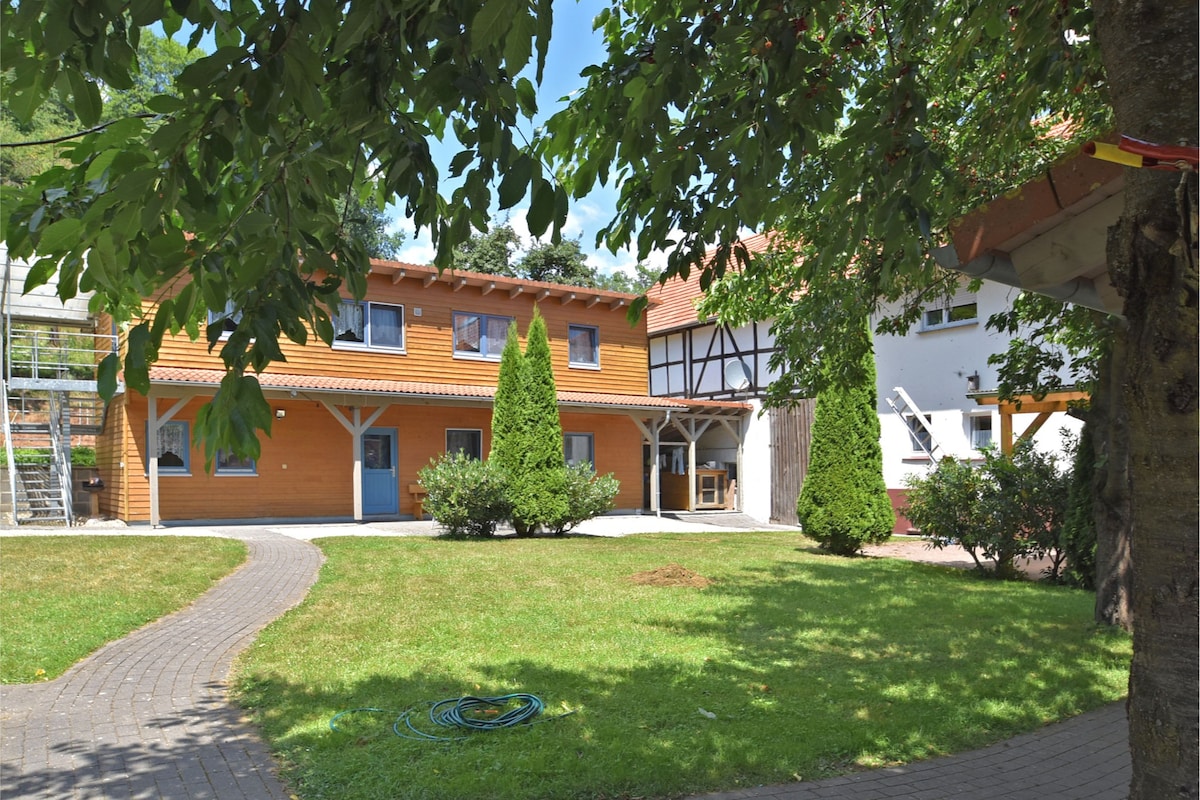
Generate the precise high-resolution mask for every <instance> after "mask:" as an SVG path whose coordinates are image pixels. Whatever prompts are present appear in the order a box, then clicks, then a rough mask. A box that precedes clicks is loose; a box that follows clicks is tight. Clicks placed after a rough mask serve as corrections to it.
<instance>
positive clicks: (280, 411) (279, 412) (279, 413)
mask: <svg viewBox="0 0 1200 800" xmlns="http://www.w3.org/2000/svg"><path fill="white" fill-rule="evenodd" d="M286 416H287V409H284V408H277V409H275V419H283V418H284V417H286Z"/></svg>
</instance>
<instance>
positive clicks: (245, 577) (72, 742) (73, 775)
mask: <svg viewBox="0 0 1200 800" xmlns="http://www.w3.org/2000/svg"><path fill="white" fill-rule="evenodd" d="M221 533H226V534H228V535H231V536H234V537H236V538H239V539H242V540H244V541H245V542H246V543H247V545H248V546H249V555H248V559H247V562H246V563H245V564H244V565H243V566H242V567H241V568H239V569H238V570H237V571H235V572H234V573H233V574H231V575H229V576H228V577H226V578H225V579H224V580H223V581H221V582H220V583H219V584H218V585H217V587H216V588H214V589H213V590H212V591H210V592H208V593H207V594H205V595H204V596H202V597H201V598H200V599H199V600H197V601H196V602H195V603H194V604H192V605H191V606H189V607H187V608H185V609H183V610H181V611H179V612H177V613H175V614H172V615H170V616H168V617H165V618H163V619H161V620H158V621H157V622H154V623H152V624H150V625H147V626H146V627H144V628H141V629H139V630H137V631H135V632H134V633H133V634H131V635H130V636H127V637H126V638H124V639H121V640H120V641H117V642H113V643H111V644H109V645H107V646H105V647H104V648H102V649H101V650H99V651H97V652H96V653H95V654H93V655H92V656H91V657H90V658H88V659H87V660H85V661H83V662H81V663H80V664H77V665H75V666H74V667H72V668H71V670H70V671H68V672H67V674H65V675H63V676H62V677H60V678H58V679H57V680H54V681H51V682H49V683H43V684H32V685H22V686H7V687H0V709H3V711H2V713H0V797H2V798H4V800H18V798H20V799H21V800H24V799H25V798H54V800H68V799H69V800H90V799H91V798H105V799H106V800H124V799H125V798H146V799H147V800H150V799H151V798H153V799H154V800H159V799H160V798H161V799H163V800H200V799H201V798H211V799H212V800H241V799H242V798H244V799H245V800H259V798H261V800H287V798H288V795H287V794H286V793H285V792H284V790H283V786H282V785H281V784H280V783H279V781H278V780H277V779H276V777H275V775H274V772H273V768H272V761H271V758H270V755H269V754H268V752H267V749H266V747H265V745H264V744H263V743H262V741H261V740H260V739H259V738H258V737H257V736H256V735H255V733H254V732H253V731H252V730H251V729H250V727H249V726H247V725H246V724H244V723H243V722H242V721H241V719H240V718H239V715H238V713H237V711H235V710H234V709H233V708H231V707H230V706H229V704H228V703H226V700H225V690H226V685H225V679H226V676H227V675H228V673H229V668H230V665H231V664H232V662H233V658H234V657H235V656H236V655H237V654H238V653H239V652H240V651H241V650H242V649H244V648H245V647H246V646H247V645H249V644H250V642H251V641H252V640H253V638H254V636H255V635H256V634H257V633H258V631H259V630H260V629H261V628H262V627H263V626H264V625H266V624H267V623H268V622H270V621H271V620H273V619H275V618H276V617H278V616H279V615H280V614H282V613H283V612H284V611H286V610H287V609H288V608H290V607H291V606H293V605H295V604H296V603H298V602H300V600H301V599H303V597H304V595H305V593H306V592H307V591H308V588H309V586H311V585H312V583H313V581H314V580H315V579H316V576H317V569H318V567H319V566H320V563H321V554H320V551H319V550H317V548H316V547H314V546H313V545H312V544H310V543H308V542H305V541H300V540H297V539H293V538H290V537H287V536H283V535H280V534H277V533H270V532H268V531H264V530H258V529H249V528H238V529H229V530H225V531H221Z"/></svg>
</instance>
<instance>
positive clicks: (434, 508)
mask: <svg viewBox="0 0 1200 800" xmlns="http://www.w3.org/2000/svg"><path fill="white" fill-rule="evenodd" d="M417 474H418V477H419V478H420V481H421V485H422V486H424V487H425V489H426V491H427V492H428V495H426V497H425V510H426V511H428V512H429V513H430V514H432V515H433V518H434V519H435V520H437V522H438V524H439V525H441V526H442V527H443V528H445V529H446V532H447V533H449V534H450V535H451V536H491V535H492V534H494V533H495V532H496V526H497V525H498V524H499V523H500V522H502V521H504V520H505V519H507V518H508V515H509V514H510V513H511V510H512V509H511V506H510V505H509V502H508V490H507V486H506V483H505V480H504V475H503V473H502V472H501V471H500V470H499V469H498V468H497V465H496V464H495V463H493V462H492V461H480V460H479V459H477V458H472V457H471V456H468V455H466V454H465V453H460V452H455V453H445V454H443V455H442V456H441V457H439V458H437V459H435V460H433V461H431V462H430V463H429V466H426V467H423V468H422V469H421V470H420V472H418V473H417Z"/></svg>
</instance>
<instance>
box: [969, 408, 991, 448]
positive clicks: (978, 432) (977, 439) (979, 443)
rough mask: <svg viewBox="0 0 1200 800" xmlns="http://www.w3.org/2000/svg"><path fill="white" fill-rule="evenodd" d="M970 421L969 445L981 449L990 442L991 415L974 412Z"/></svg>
mask: <svg viewBox="0 0 1200 800" xmlns="http://www.w3.org/2000/svg"><path fill="white" fill-rule="evenodd" d="M970 421H971V447H972V448H973V449H975V450H982V449H984V448H985V447H988V446H989V445H991V443H992V415H991V414H975V415H972V416H971V417H970Z"/></svg>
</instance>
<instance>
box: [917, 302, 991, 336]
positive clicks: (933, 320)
mask: <svg viewBox="0 0 1200 800" xmlns="http://www.w3.org/2000/svg"><path fill="white" fill-rule="evenodd" d="M978 321H979V304H978V303H976V302H975V298H974V297H956V298H954V299H953V300H951V301H950V302H948V303H946V304H945V305H943V306H939V307H937V308H927V309H925V313H924V314H922V315H921V330H925V331H930V330H937V329H939V328H953V327H955V326H958V325H970V324H972V323H976V322H978Z"/></svg>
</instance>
